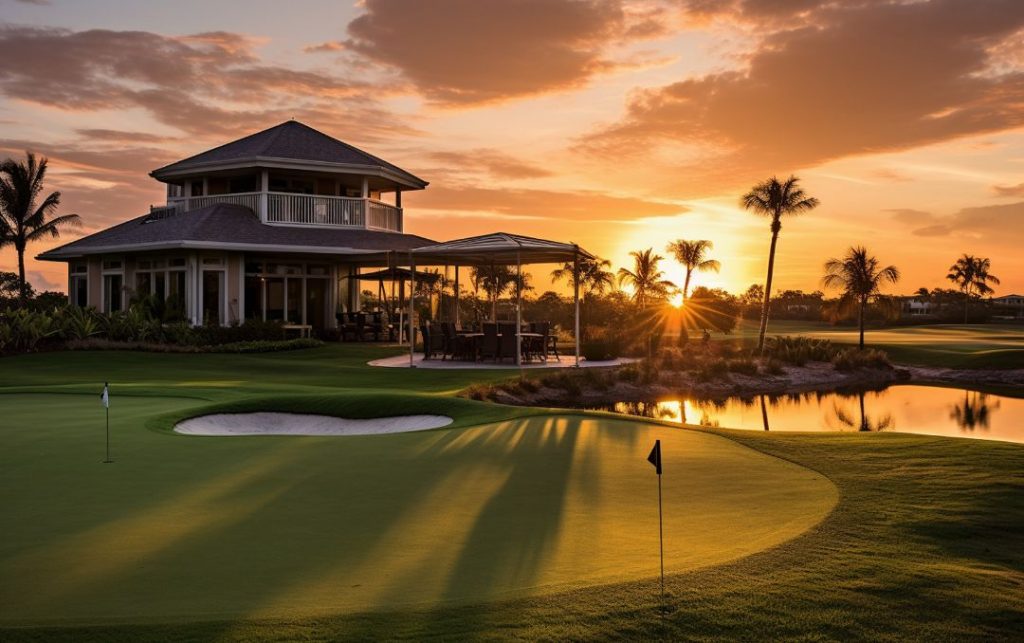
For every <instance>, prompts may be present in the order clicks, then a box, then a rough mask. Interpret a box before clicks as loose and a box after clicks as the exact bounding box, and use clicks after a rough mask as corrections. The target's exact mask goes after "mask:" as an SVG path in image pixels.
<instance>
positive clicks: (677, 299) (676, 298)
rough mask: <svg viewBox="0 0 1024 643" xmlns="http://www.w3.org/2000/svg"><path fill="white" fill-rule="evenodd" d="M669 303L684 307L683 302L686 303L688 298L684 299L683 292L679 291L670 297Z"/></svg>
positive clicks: (676, 306)
mask: <svg viewBox="0 0 1024 643" xmlns="http://www.w3.org/2000/svg"><path fill="white" fill-rule="evenodd" d="M668 303H669V304H671V305H672V306H674V307H675V308H682V307H683V304H684V303H686V300H684V299H683V293H681V292H677V293H676V294H674V295H672V296H671V297H669V298H668Z"/></svg>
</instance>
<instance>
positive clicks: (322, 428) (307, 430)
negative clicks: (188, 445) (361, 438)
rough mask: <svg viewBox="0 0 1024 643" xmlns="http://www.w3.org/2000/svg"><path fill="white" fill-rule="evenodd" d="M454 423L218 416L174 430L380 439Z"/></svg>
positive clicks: (408, 418) (433, 418) (428, 418)
mask: <svg viewBox="0 0 1024 643" xmlns="http://www.w3.org/2000/svg"><path fill="white" fill-rule="evenodd" d="M452 422H453V420H452V419H451V418H450V417H448V416H446V415H400V416H397V417H386V418H374V419H371V420H350V419H347V418H338V417H331V416H329V415H306V414H302V413H262V412H261V413H215V414H213V415H201V416H199V417H194V418H192V419H189V420H185V421H183V422H179V423H178V424H177V425H176V426H175V427H174V430H175V432H177V433H185V434H188V435H377V434H380V433H406V432H409V431H426V430H427V429H437V428H440V427H442V426H448V425H449V424H451V423H452Z"/></svg>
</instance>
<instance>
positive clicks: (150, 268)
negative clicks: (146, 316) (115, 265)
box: [134, 257, 185, 321]
mask: <svg viewBox="0 0 1024 643" xmlns="http://www.w3.org/2000/svg"><path fill="white" fill-rule="evenodd" d="M134 294H135V297H147V296H152V297H153V298H154V299H155V304H156V313H157V314H158V315H160V316H162V317H163V319H165V320H167V321H179V320H183V319H185V259H184V258H183V257H172V258H170V259H140V260H139V261H137V262H136V264H135V291H134Z"/></svg>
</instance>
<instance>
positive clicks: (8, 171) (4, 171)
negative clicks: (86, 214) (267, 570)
mask: <svg viewBox="0 0 1024 643" xmlns="http://www.w3.org/2000/svg"><path fill="white" fill-rule="evenodd" d="M25 157H26V159H25V162H23V163H19V162H17V161H15V160H14V159H7V160H5V161H4V162H3V163H0V247H2V246H5V245H12V246H14V249H15V251H17V253H18V297H19V299H20V300H21V303H22V304H24V303H25V301H26V300H27V299H28V288H27V283H28V282H26V281H25V248H26V247H27V246H28V244H29V242H32V241H38V240H39V239H42V238H44V237H50V238H53V239H57V238H59V237H60V230H61V229H62V228H70V227H77V226H79V225H80V224H81V219H79V217H78V215H77V214H65V215H62V216H59V217H52V218H51V215H52V214H53V213H54V211H56V209H57V207H58V206H59V205H60V192H51V193H50V194H48V195H47V196H46V197H45V198H44V199H43V200H42V201H41V202H38V203H37V199H38V197H39V195H40V194H41V193H42V191H43V180H44V179H45V178H46V165H47V161H46V158H45V157H44V158H41V159H39V161H38V162H37V161H36V156H35V154H33V153H32V152H25Z"/></svg>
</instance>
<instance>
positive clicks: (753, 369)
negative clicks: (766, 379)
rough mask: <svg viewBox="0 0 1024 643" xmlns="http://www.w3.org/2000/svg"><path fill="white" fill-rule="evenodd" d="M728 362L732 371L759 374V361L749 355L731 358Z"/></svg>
mask: <svg viewBox="0 0 1024 643" xmlns="http://www.w3.org/2000/svg"><path fill="white" fill-rule="evenodd" d="M726 364H727V366H728V369H729V371H730V372H732V373H742V374H743V375H757V373H758V368H757V362H755V361H754V360H753V359H751V358H749V357H742V358H739V359H730V360H729V361H728V362H726Z"/></svg>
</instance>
